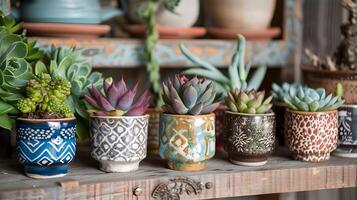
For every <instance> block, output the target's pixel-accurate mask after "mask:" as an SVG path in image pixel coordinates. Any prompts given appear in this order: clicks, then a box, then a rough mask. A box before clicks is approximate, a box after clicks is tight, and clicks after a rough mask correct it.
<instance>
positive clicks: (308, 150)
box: [285, 110, 338, 162]
mask: <svg viewBox="0 0 357 200" xmlns="http://www.w3.org/2000/svg"><path fill="white" fill-rule="evenodd" d="M337 136H338V115H337V110H336V111H327V112H299V111H290V110H287V111H286V113H285V140H286V141H285V143H286V145H287V146H288V148H289V150H290V151H291V153H292V157H293V158H294V159H295V160H302V161H307V162H322V161H326V160H329V159H330V153H331V152H332V151H333V150H335V149H336V147H337Z"/></svg>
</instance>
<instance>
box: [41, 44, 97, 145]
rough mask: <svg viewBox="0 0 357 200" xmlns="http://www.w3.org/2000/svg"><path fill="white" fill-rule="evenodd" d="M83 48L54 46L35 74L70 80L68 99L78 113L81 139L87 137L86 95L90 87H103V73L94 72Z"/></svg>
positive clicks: (78, 129)
mask: <svg viewBox="0 0 357 200" xmlns="http://www.w3.org/2000/svg"><path fill="white" fill-rule="evenodd" d="M82 52H83V50H82V49H79V48H76V47H54V46H52V47H51V49H50V50H49V51H47V52H46V57H45V59H44V60H45V63H49V64H47V65H46V64H44V63H43V62H37V63H36V66H35V74H41V73H49V74H51V76H52V77H57V76H58V77H62V78H64V79H66V80H68V81H69V82H70V83H71V85H72V87H71V95H70V96H69V98H68V99H67V102H68V104H69V105H70V108H71V110H72V111H73V112H74V113H76V114H77V119H78V122H79V123H78V126H77V136H78V137H79V139H84V138H86V137H87V132H88V130H87V127H88V126H87V125H88V117H89V115H88V112H87V105H86V102H85V101H84V95H85V94H86V93H87V92H88V89H89V88H91V87H92V86H95V87H97V88H99V89H101V88H102V87H103V78H102V74H101V73H99V72H92V66H91V64H90V61H89V60H88V59H87V58H86V57H84V56H82Z"/></svg>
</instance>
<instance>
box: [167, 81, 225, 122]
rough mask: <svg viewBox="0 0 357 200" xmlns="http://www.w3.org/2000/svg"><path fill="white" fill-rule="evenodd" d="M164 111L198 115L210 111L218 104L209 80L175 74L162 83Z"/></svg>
mask: <svg viewBox="0 0 357 200" xmlns="http://www.w3.org/2000/svg"><path fill="white" fill-rule="evenodd" d="M163 91H164V92H163V99H164V102H165V104H164V106H163V109H164V112H166V113H171V114H190V115H200V114H207V113H211V112H213V111H214V110H216V108H217V107H218V106H219V102H218V100H217V98H216V92H215V89H214V86H213V84H212V82H211V81H209V80H206V79H199V78H197V77H193V78H192V79H188V78H187V77H186V76H183V75H176V76H175V78H173V79H172V80H170V79H169V80H168V84H165V83H163Z"/></svg>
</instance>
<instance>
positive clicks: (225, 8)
mask: <svg viewBox="0 0 357 200" xmlns="http://www.w3.org/2000/svg"><path fill="white" fill-rule="evenodd" d="M275 4H276V0H249V1H247V0H209V1H208V4H207V6H208V10H209V14H210V16H211V17H212V21H213V25H214V26H216V27H220V28H229V29H244V30H262V29H266V28H268V27H269V26H270V22H271V20H272V18H273V15H274V10H275Z"/></svg>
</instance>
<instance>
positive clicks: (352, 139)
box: [333, 105, 357, 158]
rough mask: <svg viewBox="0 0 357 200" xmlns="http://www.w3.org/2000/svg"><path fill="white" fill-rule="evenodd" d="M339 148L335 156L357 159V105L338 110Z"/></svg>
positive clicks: (345, 106) (342, 107)
mask: <svg viewBox="0 0 357 200" xmlns="http://www.w3.org/2000/svg"><path fill="white" fill-rule="evenodd" d="M338 124H339V127H338V147H337V149H336V150H335V151H334V152H333V154H334V155H335V156H339V157H346V158H356V157H357V105H344V106H341V107H340V108H339V109H338Z"/></svg>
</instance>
